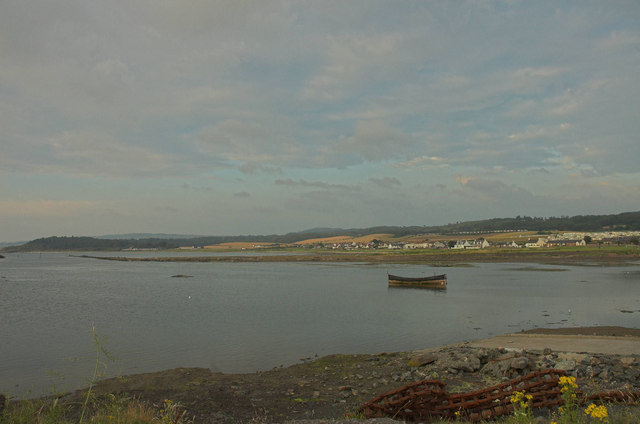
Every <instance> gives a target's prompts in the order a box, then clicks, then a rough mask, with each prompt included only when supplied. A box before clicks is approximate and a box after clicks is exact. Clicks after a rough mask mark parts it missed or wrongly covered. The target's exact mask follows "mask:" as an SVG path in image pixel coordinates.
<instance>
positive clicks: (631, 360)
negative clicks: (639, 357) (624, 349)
mask: <svg viewBox="0 0 640 424" xmlns="http://www.w3.org/2000/svg"><path fill="white" fill-rule="evenodd" d="M634 362H636V358H634V357H633V356H625V357H624V358H620V363H621V364H622V365H624V366H625V367H630V366H631V365H633V363H634Z"/></svg>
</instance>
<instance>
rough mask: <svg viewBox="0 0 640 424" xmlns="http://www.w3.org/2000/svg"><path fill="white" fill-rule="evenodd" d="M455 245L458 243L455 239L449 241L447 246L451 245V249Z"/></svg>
mask: <svg viewBox="0 0 640 424" xmlns="http://www.w3.org/2000/svg"><path fill="white" fill-rule="evenodd" d="M455 245H456V241H455V240H449V242H448V243H447V246H449V249H451V248H452V247H453V246H455Z"/></svg>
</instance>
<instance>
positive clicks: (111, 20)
mask: <svg viewBox="0 0 640 424" xmlns="http://www.w3.org/2000/svg"><path fill="white" fill-rule="evenodd" d="M639 158H640V2H638V1H636V0H630V1H606V2H605V1H570V2H566V1H468V2H465V1H432V2H428V1H401V0H395V1H375V0H360V1H358V0H355V1H344V0H340V1H327V0H323V1H295V0H291V1H280V0H275V1H274V0H270V1H262V0H260V1H255V2H252V1H237V0H230V1H211V0H190V1H170V0H139V1H138V0H104V1H99V0H90V1H87V0H77V1H66V0H63V1H55V2H53V1H44V0H29V1H24V0H0V241H12V240H29V239H33V238H37V237H45V236H52V235H99V234H113V233H125V232H166V233H183V234H184V233H186V234H212V235H213V234H215V235H226V234H273V233H286V232H290V231H298V230H303V229H308V228H313V227H345V228H346V227H367V226H373V225H438V224H446V223H449V222H455V221H462V220H471V219H485V218H492V217H514V216H516V215H529V216H560V215H570V216H572V215H578V214H608V213H619V212H625V211H636V210H640V164H639Z"/></svg>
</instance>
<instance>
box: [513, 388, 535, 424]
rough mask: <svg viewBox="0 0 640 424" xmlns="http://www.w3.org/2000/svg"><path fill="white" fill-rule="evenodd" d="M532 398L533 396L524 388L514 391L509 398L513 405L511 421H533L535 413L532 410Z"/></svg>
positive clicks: (523, 422) (524, 422)
mask: <svg viewBox="0 0 640 424" xmlns="http://www.w3.org/2000/svg"><path fill="white" fill-rule="evenodd" d="M532 399H533V396H531V395H528V394H526V392H525V391H524V390H523V391H521V392H517V391H516V392H513V394H512V395H511V398H510V399H509V400H510V401H511V404H512V405H513V416H512V417H511V420H510V421H509V422H512V423H522V424H526V423H529V422H531V419H532V418H533V413H532V412H531V400H532Z"/></svg>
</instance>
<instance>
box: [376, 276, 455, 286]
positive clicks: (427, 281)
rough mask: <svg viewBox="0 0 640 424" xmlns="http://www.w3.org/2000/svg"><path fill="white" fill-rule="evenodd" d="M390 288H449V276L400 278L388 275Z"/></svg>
mask: <svg viewBox="0 0 640 424" xmlns="http://www.w3.org/2000/svg"><path fill="white" fill-rule="evenodd" d="M387 276H388V278H389V287H425V288H432V289H446V288H447V274H440V275H432V276H428V277H400V276H398V275H392V274H387Z"/></svg>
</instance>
